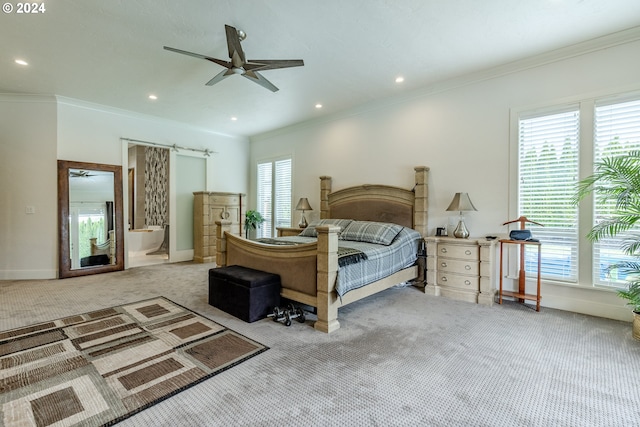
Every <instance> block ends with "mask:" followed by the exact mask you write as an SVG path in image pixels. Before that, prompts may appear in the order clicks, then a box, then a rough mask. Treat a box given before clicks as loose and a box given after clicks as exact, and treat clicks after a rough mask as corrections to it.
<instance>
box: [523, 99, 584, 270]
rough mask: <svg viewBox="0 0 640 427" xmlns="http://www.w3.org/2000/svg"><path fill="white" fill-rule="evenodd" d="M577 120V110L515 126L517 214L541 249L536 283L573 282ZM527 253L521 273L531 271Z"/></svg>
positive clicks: (532, 258) (533, 255)
mask: <svg viewBox="0 0 640 427" xmlns="http://www.w3.org/2000/svg"><path fill="white" fill-rule="evenodd" d="M579 119H580V115H579V111H578V109H577V107H574V108H571V109H569V110H568V111H562V112H554V113H552V114H545V115H540V116H533V117H521V118H520V120H519V165H518V166H519V167H518V175H519V176H518V181H519V191H518V212H519V213H520V215H523V216H526V217H527V218H528V219H530V220H532V221H536V222H539V223H541V224H542V225H543V227H540V226H536V225H534V224H530V225H529V226H527V227H528V228H530V229H531V230H532V233H533V234H534V236H535V237H536V238H537V239H539V240H540V242H542V244H543V248H544V251H543V258H542V264H541V272H540V273H541V277H543V278H545V279H552V280H562V281H569V282H576V281H577V279H578V208H577V207H576V206H575V205H574V204H573V203H572V196H573V194H574V191H575V183H576V181H577V178H578V148H579V129H580V120H579ZM529 249H532V248H527V252H526V253H525V259H526V261H525V262H526V264H527V265H526V266H525V269H526V271H535V270H536V268H537V251H536V250H535V249H533V250H529Z"/></svg>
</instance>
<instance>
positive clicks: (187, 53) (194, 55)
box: [164, 46, 214, 59]
mask: <svg viewBox="0 0 640 427" xmlns="http://www.w3.org/2000/svg"><path fill="white" fill-rule="evenodd" d="M164 48H165V50H168V51H171V52H176V53H181V54H183V55H189V56H193V57H195V58H200V59H214V58H210V57H208V56H206V55H200V54H199V53H193V52H187V51H186V50H181V49H176V48H175V47H169V46H164Z"/></svg>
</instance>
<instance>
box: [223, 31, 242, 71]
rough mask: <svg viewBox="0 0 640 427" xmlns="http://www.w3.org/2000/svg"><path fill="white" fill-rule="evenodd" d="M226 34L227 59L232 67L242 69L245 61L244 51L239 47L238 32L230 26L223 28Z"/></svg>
mask: <svg viewBox="0 0 640 427" xmlns="http://www.w3.org/2000/svg"><path fill="white" fill-rule="evenodd" d="M224 29H225V32H226V34H227V48H229V58H231V62H232V63H233V66H234V67H238V68H239V67H242V66H243V65H244V63H245V62H247V60H246V59H245V57H244V51H243V50H242V46H241V45H240V36H238V30H236V29H235V28H234V27H232V26H230V25H225V26H224Z"/></svg>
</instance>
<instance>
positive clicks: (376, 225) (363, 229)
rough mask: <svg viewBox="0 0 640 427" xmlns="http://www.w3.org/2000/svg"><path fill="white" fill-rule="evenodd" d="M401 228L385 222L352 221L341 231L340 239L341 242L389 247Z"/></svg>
mask: <svg viewBox="0 0 640 427" xmlns="http://www.w3.org/2000/svg"><path fill="white" fill-rule="evenodd" d="M402 228H403V227H402V226H401V225H398V224H391V223H387V222H374V221H353V222H352V223H351V224H349V225H348V226H347V228H345V229H344V230H343V231H342V234H341V235H340V237H341V238H342V240H352V241H355V242H366V243H376V244H378V245H387V246H389V245H390V244H391V243H392V242H393V239H395V238H396V236H397V235H398V233H400V232H401V231H402Z"/></svg>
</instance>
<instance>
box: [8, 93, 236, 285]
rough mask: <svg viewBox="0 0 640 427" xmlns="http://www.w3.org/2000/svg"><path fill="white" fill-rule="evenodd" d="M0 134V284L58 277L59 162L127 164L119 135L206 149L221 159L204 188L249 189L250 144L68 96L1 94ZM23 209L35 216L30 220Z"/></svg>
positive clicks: (211, 165) (214, 158)
mask: <svg viewBox="0 0 640 427" xmlns="http://www.w3.org/2000/svg"><path fill="white" fill-rule="evenodd" d="M0 134H1V136H0V138H2V139H1V141H2V143H1V144H0V178H1V179H2V181H0V182H1V183H2V184H0V279H35V278H55V277H57V264H58V252H57V248H58V244H57V240H58V238H57V186H56V177H57V165H56V160H57V159H60V160H73V161H82V162H93V163H104V164H112V165H122V164H123V157H124V159H125V160H124V161H126V158H127V155H126V151H125V153H124V156H123V148H122V146H123V144H122V142H121V140H120V138H121V137H125V138H131V139H139V140H143V141H151V142H157V143H168V144H177V145H180V146H186V147H193V148H200V149H204V148H208V149H210V150H213V151H216V152H217V154H212V156H211V160H210V161H209V162H208V163H209V166H208V169H207V180H206V181H207V182H206V186H207V188H206V190H210V191H214V190H215V191H228V192H245V193H246V192H247V190H248V188H247V186H248V184H247V183H248V160H247V159H248V158H249V141H248V139H246V138H236V137H229V136H225V135H220V134H216V133H212V132H209V131H206V130H202V129H198V128H194V127H191V126H188V125H185V124H181V123H176V122H170V121H166V120H161V119H158V118H155V117H150V116H144V115H140V114H136V113H131V112H127V111H122V110H117V109H112V108H108V107H104V106H99V105H94V104H88V103H84V102H81V101H77V100H72V99H68V98H57V99H56V98H55V97H34V96H27V95H0ZM123 169H124V170H125V171H126V165H125V167H124V168H123ZM123 182H125V183H126V173H125V175H124V176H123ZM203 190H205V189H203ZM172 197H175V196H172ZM125 202H126V200H125ZM26 206H35V208H36V213H35V214H31V215H26V214H25V207H26ZM125 215H126V211H125Z"/></svg>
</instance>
